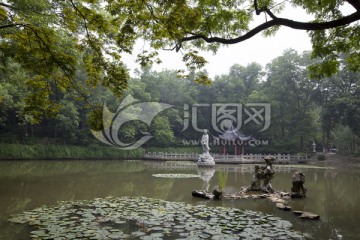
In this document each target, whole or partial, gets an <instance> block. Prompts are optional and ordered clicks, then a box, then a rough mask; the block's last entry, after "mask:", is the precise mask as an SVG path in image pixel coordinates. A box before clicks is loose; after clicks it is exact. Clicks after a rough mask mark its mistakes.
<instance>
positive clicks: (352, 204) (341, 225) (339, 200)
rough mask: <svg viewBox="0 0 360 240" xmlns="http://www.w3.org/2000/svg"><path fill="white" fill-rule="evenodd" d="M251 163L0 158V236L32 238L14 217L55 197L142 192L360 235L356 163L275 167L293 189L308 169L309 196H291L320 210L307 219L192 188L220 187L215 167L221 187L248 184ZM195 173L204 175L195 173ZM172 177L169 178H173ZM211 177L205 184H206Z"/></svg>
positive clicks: (307, 229)
mask: <svg viewBox="0 0 360 240" xmlns="http://www.w3.org/2000/svg"><path fill="white" fill-rule="evenodd" d="M253 168H254V166H253V165H217V166H216V168H215V171H210V172H207V173H201V172H199V171H198V168H197V166H196V165H195V164H194V163H190V162H182V163H180V164H179V163H173V162H154V161H151V162H148V161H131V160H129V161H115V160H106V161H105V160H101V161H100V160H99V161H94V160H91V161H85V160H81V161H12V162H10V161H2V162H0V203H1V204H0V239H6V240H9V239H30V237H29V234H30V231H31V228H30V227H28V226H27V225H24V224H14V223H10V222H9V221H8V219H9V218H10V217H11V215H14V214H20V213H22V212H23V211H25V210H31V209H34V208H37V207H39V206H42V205H47V206H53V205H56V204H57V202H58V201H75V200H93V199H95V198H105V197H107V196H113V197H119V198H121V197H132V196H139V197H147V198H155V199H161V200H166V201H171V202H184V203H187V204H191V205H194V206H197V205H206V206H207V207H216V206H221V207H226V208H231V209H246V210H252V211H258V212H262V213H264V214H270V215H273V216H275V217H279V218H281V219H283V220H286V221H289V222H291V224H292V227H291V229H293V230H294V231H299V232H302V233H307V234H308V236H311V238H313V239H358V236H360V228H359V227H358V223H359V222H360V207H359V206H358V203H359V202H360V191H359V188H358V187H360V168H358V167H352V168H344V167H343V168H329V167H328V168H316V167H315V168H314V167H312V166H309V165H304V166H301V165H294V166H287V165H278V166H275V171H276V173H275V178H274V179H273V180H272V185H273V187H274V188H275V189H277V190H284V191H290V188H291V177H292V174H293V173H294V172H295V171H296V170H298V169H301V170H302V171H303V172H304V173H305V175H306V183H305V185H306V188H307V189H308V194H307V198H305V199H293V200H290V202H289V205H291V206H292V208H293V210H301V211H309V212H313V213H316V214H319V215H320V216H321V219H320V220H319V221H304V220H301V219H299V218H298V217H296V216H295V215H293V214H292V212H288V211H282V210H279V209H277V208H276V207H275V205H274V204H273V203H271V202H270V201H269V200H268V199H255V200H254V199H242V200H221V201H206V200H204V199H199V198H194V197H192V196H191V191H192V190H200V189H204V188H209V189H210V190H211V189H213V188H215V187H216V186H217V182H218V174H217V173H216V171H223V172H227V179H228V180H227V183H226V187H225V191H226V192H229V193H231V192H237V191H239V190H240V188H241V187H242V186H247V185H249V184H250V182H251V179H252V171H253ZM196 175H199V176H202V177H197V176H196ZM173 176H174V178H173ZM207 180H208V182H206V181H207Z"/></svg>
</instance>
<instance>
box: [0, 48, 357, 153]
mask: <svg viewBox="0 0 360 240" xmlns="http://www.w3.org/2000/svg"><path fill="white" fill-rule="evenodd" d="M314 61H316V60H312V59H311V58H310V53H308V52H304V53H302V54H299V53H297V52H296V51H294V50H287V51H285V52H284V53H283V55H282V56H279V57H277V58H275V59H273V60H272V61H271V62H270V63H269V64H267V65H266V67H263V66H261V65H259V64H257V63H251V64H248V65H247V66H241V65H237V64H236V65H234V66H232V67H231V68H230V70H229V73H228V74H223V75H220V76H216V77H215V79H213V82H212V84H211V85H199V84H198V83H195V82H194V76H195V73H194V75H191V74H190V75H189V76H187V77H185V78H184V76H183V78H179V77H178V75H177V72H176V71H173V70H171V71H170V70H164V71H161V72H156V71H153V70H152V69H151V68H150V67H147V68H143V69H141V70H139V71H138V73H137V77H135V78H133V79H132V80H131V81H130V82H129V83H128V84H129V87H128V90H126V91H124V92H123V95H122V96H121V97H116V96H114V95H113V94H111V92H110V91H109V90H108V89H106V88H96V89H95V92H94V90H92V91H91V92H92V94H89V95H88V96H87V97H84V96H83V95H86V92H82V93H81V94H80V93H79V92H77V91H76V90H75V89H74V90H72V91H69V90H67V91H66V90H65V88H61V86H55V85H52V84H49V85H48V86H46V89H48V90H49V92H48V93H49V94H50V96H51V97H52V99H53V100H52V101H51V102H44V105H43V106H42V105H41V104H40V105H39V104H38V102H39V99H41V98H42V95H41V94H42V92H41V91H40V89H43V87H44V86H39V87H36V78H35V77H34V76H30V75H29V73H28V72H27V71H26V70H25V69H23V68H22V66H21V65H20V64H18V63H16V62H15V61H14V60H12V59H6V61H4V62H1V63H0V143H1V146H0V147H1V148H0V149H1V152H0V153H1V154H0V156H1V158H2V159H4V158H10V159H15V158H21V159H28V158H29V159H30V158H33V157H34V156H36V157H37V158H118V157H119V156H120V158H132V157H137V156H139V155H141V152H143V151H145V150H143V149H139V150H136V151H119V150H118V149H113V148H111V147H105V144H103V143H101V142H100V141H98V140H97V139H96V138H95V137H94V136H93V135H92V133H91V131H90V129H92V130H96V131H98V130H102V129H103V128H104V125H105V126H108V125H106V124H108V123H106V124H104V123H103V117H104V116H103V113H104V103H105V104H106V106H107V108H108V109H109V111H111V112H112V113H116V112H117V111H118V108H119V106H120V104H121V103H122V101H123V100H124V98H125V97H126V96H128V95H129V94H131V96H132V97H133V98H134V99H136V100H138V101H139V102H158V103H165V104H171V105H172V107H171V108H169V109H167V110H165V111H163V112H161V113H160V114H158V115H157V116H156V117H155V118H154V119H153V121H152V122H151V124H150V126H147V125H146V124H145V123H144V122H142V121H141V120H142V119H139V120H135V121H130V122H125V123H124V124H123V125H122V126H121V128H120V129H119V132H117V133H116V134H117V135H116V134H115V136H113V137H115V138H118V139H119V141H122V142H123V143H132V142H134V141H137V140H138V139H140V138H141V137H142V136H144V134H145V133H149V134H151V135H152V136H153V137H152V138H151V139H150V140H148V141H147V142H146V143H145V144H144V145H142V148H144V149H151V148H160V149H163V148H176V149H180V148H184V147H194V148H199V149H201V148H200V146H199V145H200V144H198V145H196V146H195V145H194V146H187V145H186V143H189V141H191V140H192V141H196V140H199V139H201V135H202V132H201V131H199V129H204V128H206V129H209V135H210V141H211V140H212V138H213V136H214V137H217V136H218V135H219V134H220V133H219V131H217V130H219V129H220V130H224V129H226V127H225V125H226V124H225V123H227V124H228V123H229V121H227V122H226V121H224V120H234V116H235V115H234V114H232V116H231V113H233V112H231V111H233V110H234V108H232V109H231V104H232V106H234V104H235V105H236V104H238V105H237V106H240V107H241V108H240V111H241V119H240V121H242V125H241V128H240V129H239V131H240V132H241V133H242V134H243V135H245V136H249V135H251V136H252V137H253V138H254V139H257V140H259V141H260V142H265V143H267V144H266V145H263V144H252V145H251V144H250V145H249V144H247V145H246V146H245V152H246V153H298V152H308V151H311V150H312V145H313V143H315V144H316V147H317V150H318V151H322V150H323V149H330V148H337V149H338V152H339V153H341V154H354V153H356V152H357V151H359V136H360V124H359V123H360V108H359V106H360V76H359V73H354V72H351V71H349V70H348V69H347V67H346V66H347V63H346V62H345V61H344V62H343V64H342V66H340V70H339V71H338V73H337V74H335V75H333V76H332V77H324V78H323V79H310V77H309V72H308V70H307V66H308V65H309V64H311V63H313V62H314ZM204 74H206V73H204ZM28 81H32V83H33V85H34V88H29V87H27V85H26V84H24V83H25V82H28ZM85 82H86V75H85V73H84V71H82V69H78V74H77V83H78V84H80V85H82V87H83V89H86V88H87V87H88V86H87V85H86V84H85ZM88 88H89V87H88ZM89 92H90V91H89ZM34 98H36V99H34ZM35 100H36V102H37V104H33V103H34V102H32V101H35ZM227 104H228V105H227ZM251 104H255V105H251ZM256 104H257V105H256ZM261 104H267V105H268V106H270V108H269V109H270V112H269V114H268V115H269V117H270V118H268V119H265V118H264V116H265V112H264V110H261V107H259V106H261ZM216 106H219V109H220V110H221V111H222V112H220V113H221V114H220V115H217V114H215V115H214V112H213V110H214V109H215V108H216ZM221 106H223V107H224V106H228V108H226V107H225V108H222V109H221ZM251 106H253V107H251ZM213 107H214V108H213ZM140 110H141V109H138V110H137V109H136V108H134V111H132V112H128V113H127V114H128V115H127V117H129V119H133V118H132V117H133V116H131V115H132V114H133V115H136V114H139V111H140ZM245 110H246V111H247V112H246V111H245ZM256 111H258V112H259V115H257V116H256V115H253V116H252V117H253V118H249V117H250V116H251V114H255V112H256ZM105 112H106V111H105ZM226 114H228V115H227V116H225V115H226ZM214 116H215V117H216V119H215V121H214ZM219 116H224V117H223V118H220V117H219ZM238 120H239V119H236V121H237V122H236V121H235V122H234V124H235V125H236V124H238ZM265 121H268V123H269V126H268V128H267V129H265V130H263V128H264V125H265ZM214 123H215V125H216V124H217V126H216V128H217V129H216V128H215V127H214ZM10 143H12V144H10ZM23 145H29V146H23ZM42 145H44V146H42ZM68 145H76V146H79V147H76V146H74V147H70V146H68ZM230 145H231V144H230ZM80 146H81V147H80ZM211 148H212V151H213V152H220V150H221V148H223V146H221V145H218V146H211ZM240 148H241V147H240V146H239V147H238V149H237V151H238V152H239V151H240V150H239V149H240ZM234 149H235V148H234V147H233V146H232V145H231V146H228V147H227V153H229V154H232V153H234ZM179 151H180V150H179ZM181 151H183V150H181ZM184 151H186V150H184Z"/></svg>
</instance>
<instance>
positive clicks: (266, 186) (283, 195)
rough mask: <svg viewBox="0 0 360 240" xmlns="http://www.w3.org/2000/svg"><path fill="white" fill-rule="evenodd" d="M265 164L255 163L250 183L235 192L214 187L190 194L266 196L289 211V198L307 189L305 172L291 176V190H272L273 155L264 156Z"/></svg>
mask: <svg viewBox="0 0 360 240" xmlns="http://www.w3.org/2000/svg"><path fill="white" fill-rule="evenodd" d="M264 160H265V163H266V166H264V167H259V166H258V165H255V172H254V175H253V179H252V182H251V185H250V186H248V187H242V188H241V190H240V191H239V192H237V193H231V194H226V193H222V192H219V191H218V189H215V190H214V191H213V192H212V193H210V192H208V191H207V190H206V191H204V190H194V191H192V196H194V197H201V198H204V199H222V198H223V199H249V198H250V199H260V198H267V199H269V200H270V201H271V202H273V203H275V205H276V207H277V208H278V209H281V210H285V211H290V210H291V209H292V207H291V206H289V205H288V200H289V199H290V198H304V197H306V192H307V189H306V188H305V186H304V184H305V174H303V173H302V172H301V171H296V172H295V173H294V174H293V176H292V187H291V192H290V193H288V192H283V191H277V190H274V189H273V187H272V185H271V179H272V178H273V177H274V173H275V172H274V170H273V168H272V163H273V161H275V158H274V157H271V156H268V157H265V159H264ZM294 214H295V215H297V216H299V217H300V218H302V219H319V218H320V216H319V215H317V214H314V213H310V212H303V211H294Z"/></svg>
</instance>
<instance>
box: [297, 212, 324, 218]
mask: <svg viewBox="0 0 360 240" xmlns="http://www.w3.org/2000/svg"><path fill="white" fill-rule="evenodd" d="M294 214H295V215H297V216H300V218H302V219H310V220H319V219H320V216H319V215H317V214H315V213H311V212H303V211H294Z"/></svg>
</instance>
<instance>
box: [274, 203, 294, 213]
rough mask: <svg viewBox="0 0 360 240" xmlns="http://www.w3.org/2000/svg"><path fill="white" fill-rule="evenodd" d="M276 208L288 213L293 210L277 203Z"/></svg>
mask: <svg viewBox="0 0 360 240" xmlns="http://www.w3.org/2000/svg"><path fill="white" fill-rule="evenodd" d="M276 207H277V208H279V209H281V210H286V211H288V210H291V206H287V205H285V204H283V203H276Z"/></svg>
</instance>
